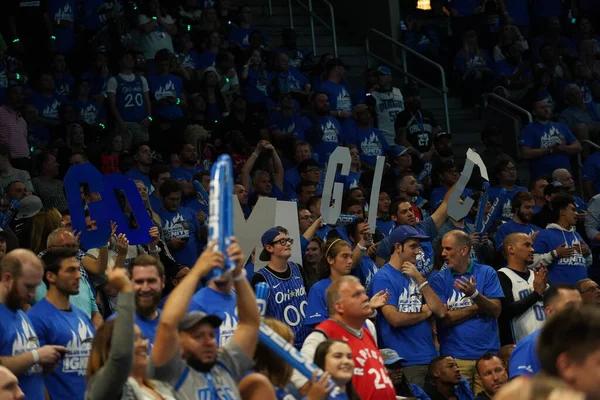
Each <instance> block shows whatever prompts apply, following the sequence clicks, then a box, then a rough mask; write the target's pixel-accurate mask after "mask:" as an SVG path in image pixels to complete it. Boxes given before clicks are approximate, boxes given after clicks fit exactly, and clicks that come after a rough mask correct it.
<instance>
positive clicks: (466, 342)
mask: <svg viewBox="0 0 600 400" xmlns="http://www.w3.org/2000/svg"><path fill="white" fill-rule="evenodd" d="M461 276H464V277H465V278H467V279H471V276H473V277H475V282H476V285H475V286H476V288H477V290H479V293H481V294H482V295H484V296H485V297H487V298H488V299H503V298H504V292H503V291H502V287H501V286H500V281H499V280H498V275H497V274H496V271H494V269H493V268H492V267H489V266H487V265H483V264H478V263H474V262H471V265H470V266H469V270H467V271H466V272H465V273H464V274H461V275H457V274H454V273H453V272H452V270H451V269H450V268H447V269H445V270H443V271H440V273H438V274H436V275H435V276H434V277H433V278H431V279H429V284H430V285H431V288H432V289H433V290H434V291H435V292H436V293H437V295H438V296H439V297H440V299H441V300H442V302H443V303H446V306H447V307H448V311H453V310H459V309H461V308H466V307H469V306H472V305H473V304H474V302H473V300H471V299H470V298H469V297H466V296H465V295H464V293H462V292H460V291H458V290H457V289H455V288H454V281H455V280H456V279H458V278H460V277H461ZM438 340H439V342H440V354H448V355H451V356H452V357H456V358H461V359H465V360H477V359H478V358H479V357H481V356H482V355H483V354H484V353H487V352H491V353H496V352H497V351H498V350H499V349H500V339H499V337H498V321H497V320H496V318H492V317H486V316H481V315H476V316H475V317H473V318H471V319H468V320H466V321H464V322H462V323H460V324H457V325H454V326H450V327H444V326H438Z"/></svg>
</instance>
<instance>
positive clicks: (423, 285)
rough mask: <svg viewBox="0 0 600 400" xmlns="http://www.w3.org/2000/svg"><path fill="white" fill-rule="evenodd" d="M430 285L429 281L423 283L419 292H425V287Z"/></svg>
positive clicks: (419, 287)
mask: <svg viewBox="0 0 600 400" xmlns="http://www.w3.org/2000/svg"><path fill="white" fill-rule="evenodd" d="M427 285H429V281H425V282H423V283H421V284H420V285H419V286H418V287H417V288H418V289H419V292H420V291H422V290H423V288H424V287H425V286H427Z"/></svg>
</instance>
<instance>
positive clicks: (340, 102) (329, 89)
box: [319, 81, 352, 111]
mask: <svg viewBox="0 0 600 400" xmlns="http://www.w3.org/2000/svg"><path fill="white" fill-rule="evenodd" d="M319 91H320V92H324V93H326V94H327V98H328V99H329V107H330V108H331V109H332V110H339V111H352V97H351V96H350V92H349V91H348V89H347V88H346V87H345V86H344V85H340V84H339V83H336V82H332V81H324V82H321V85H319Z"/></svg>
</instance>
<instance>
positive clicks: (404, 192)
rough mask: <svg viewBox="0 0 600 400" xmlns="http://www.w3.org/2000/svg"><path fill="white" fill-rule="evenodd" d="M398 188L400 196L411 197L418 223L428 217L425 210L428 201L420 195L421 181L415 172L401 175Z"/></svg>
mask: <svg viewBox="0 0 600 400" xmlns="http://www.w3.org/2000/svg"><path fill="white" fill-rule="evenodd" d="M396 189H397V190H398V195H399V197H406V198H408V199H410V203H411V204H412V208H413V213H414V214H415V218H416V219H417V223H419V222H421V221H423V220H424V219H427V217H428V216H429V215H428V214H427V211H425V205H427V203H428V201H427V200H425V199H424V198H423V197H421V196H420V192H419V181H417V177H416V175H415V174H413V173H412V172H405V173H404V174H402V175H400V176H399V177H398V179H396Z"/></svg>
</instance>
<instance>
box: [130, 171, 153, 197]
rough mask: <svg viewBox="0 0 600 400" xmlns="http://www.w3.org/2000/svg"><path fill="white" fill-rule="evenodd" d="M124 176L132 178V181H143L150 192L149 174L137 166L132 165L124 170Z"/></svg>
mask: <svg viewBox="0 0 600 400" xmlns="http://www.w3.org/2000/svg"><path fill="white" fill-rule="evenodd" d="M125 176H126V177H128V178H129V179H133V180H134V181H142V182H144V185H145V186H146V190H148V193H150V192H152V183H151V182H150V176H148V174H145V173H143V172H142V171H140V170H139V169H138V168H137V167H133V168H131V169H130V170H129V171H127V172H125Z"/></svg>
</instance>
